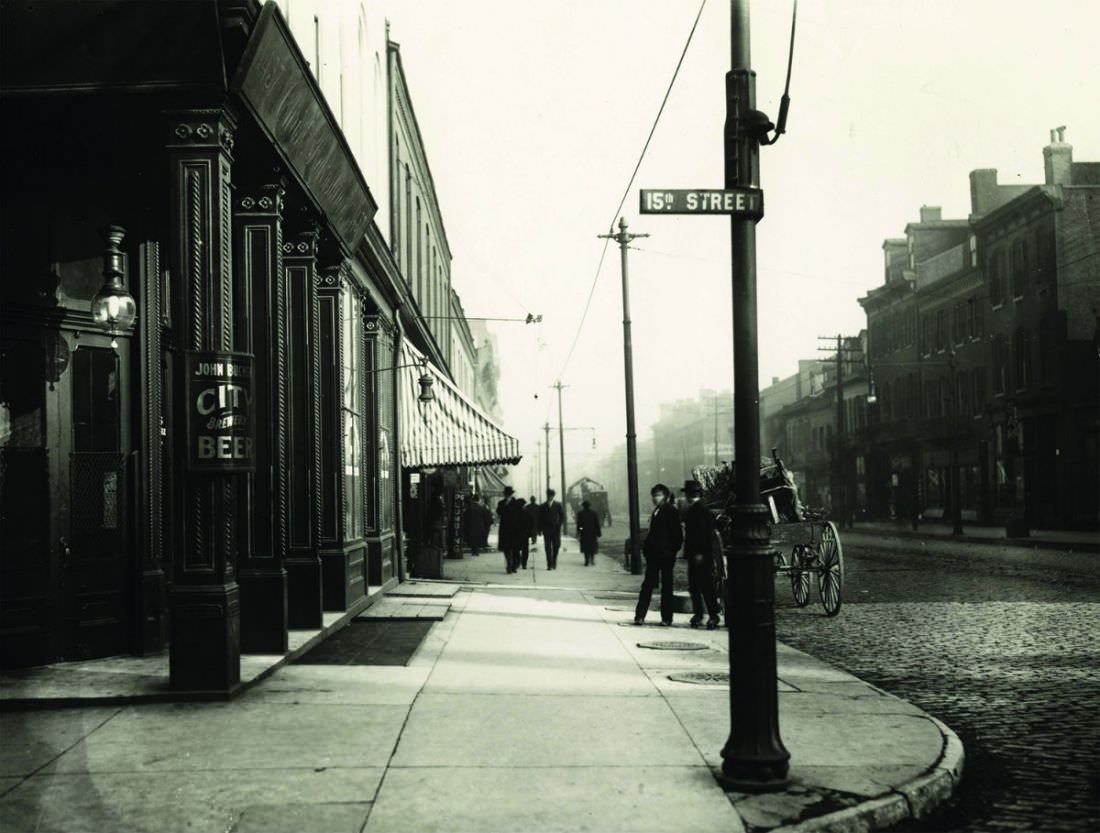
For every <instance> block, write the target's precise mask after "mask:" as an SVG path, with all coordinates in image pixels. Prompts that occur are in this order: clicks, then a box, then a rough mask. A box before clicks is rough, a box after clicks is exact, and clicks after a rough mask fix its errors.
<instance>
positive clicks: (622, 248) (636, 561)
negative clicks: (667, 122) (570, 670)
mask: <svg viewBox="0 0 1100 833" xmlns="http://www.w3.org/2000/svg"><path fill="white" fill-rule="evenodd" d="M626 229H627V225H626V218H625V217H620V218H619V233H618V234H600V235H598V236H599V237H601V238H607V239H610V240H614V241H615V242H616V243H618V244H619V252H620V255H621V257H620V263H621V271H622V278H623V367H624V375H625V376H626V490H627V492H628V494H627V506H628V507H629V509H630V572H631V573H633V574H634V575H640V574H641V572H642V542H641V540H640V539H641V534H642V533H641V519H640V517H639V514H638V437H637V433H636V432H635V430H634V344H633V341H632V340H631V336H630V271H629V269H628V267H627V256H626V251H627V247H628V246H629V245H630V241H631V240H637V239H638V238H639V237H649V235H648V234H629V233H627V230H626Z"/></svg>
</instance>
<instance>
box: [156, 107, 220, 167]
mask: <svg viewBox="0 0 1100 833" xmlns="http://www.w3.org/2000/svg"><path fill="white" fill-rule="evenodd" d="M165 116H166V117H167V120H168V131H169V132H168V146H169V147H175V148H205V149H209V150H221V151H223V152H225V153H226V154H227V155H230V156H232V153H233V142H234V140H235V137H236V133H237V120H236V119H235V118H234V117H233V115H232V114H231V113H230V112H229V111H228V110H224V109H221V108H217V109H209V110H169V111H167V112H166V113H165Z"/></svg>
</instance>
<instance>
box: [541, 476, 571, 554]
mask: <svg viewBox="0 0 1100 833" xmlns="http://www.w3.org/2000/svg"><path fill="white" fill-rule="evenodd" d="M554 497H555V492H554V490H553V489H547V490H546V503H544V504H543V505H542V506H541V507H540V511H539V526H540V527H541V529H542V543H543V545H544V546H545V547H546V569H547V570H556V569H558V550H560V549H561V528H562V526H563V525H564V524H565V510H564V509H562V508H561V504H560V503H558V501H556V500H555V499H554Z"/></svg>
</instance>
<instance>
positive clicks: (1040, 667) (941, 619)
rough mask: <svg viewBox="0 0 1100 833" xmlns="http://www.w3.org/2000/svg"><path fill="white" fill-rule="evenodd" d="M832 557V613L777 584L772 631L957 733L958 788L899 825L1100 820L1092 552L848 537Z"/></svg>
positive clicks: (1097, 586) (1099, 630)
mask: <svg viewBox="0 0 1100 833" xmlns="http://www.w3.org/2000/svg"><path fill="white" fill-rule="evenodd" d="M844 554H845V559H846V565H845V566H846V580H847V584H846V586H845V593H844V595H845V604H844V608H843V610H842V611H841V614H840V616H839V617H837V618H836V619H833V620H829V619H826V618H825V617H824V616H823V615H822V613H821V609H820V606H817V605H816V594H815V597H814V599H813V603H812V604H811V605H810V606H809V607H807V608H805V609H798V608H797V607H795V606H794V605H793V603H792V602H791V596H790V589H789V587H787V586H786V583H785V582H783V583H782V584H777V602H778V611H777V617H778V629H779V630H778V632H779V638H780V639H781V640H783V641H784V642H786V643H788V644H790V645H792V646H794V647H797V648H800V649H802V650H805V651H809V652H811V653H813V654H814V655H816V656H819V657H821V658H822V659H824V660H826V661H829V662H832V663H835V664H837V665H839V666H840V667H842V668H844V669H846V670H848V671H850V672H852V673H854V674H856V675H858V676H860V677H862V678H863V679H866V680H868V681H869V682H872V683H874V684H876V685H878V686H880V687H882V688H883V689H885V690H887V691H889V692H890V693H892V694H896V695H898V696H901V697H904V698H906V699H908V700H910V701H911V702H913V703H914V704H915V705H917V706H919V707H920V708H923V709H925V710H926V711H928V712H929V713H930V714H933V715H935V716H936V717H939V718H940V719H942V720H944V721H946V722H947V723H948V724H949V725H951V726H952V727H953V728H954V729H955V730H956V731H957V732H958V733H959V736H960V737H961V738H962V740H963V743H964V744H965V746H966V754H967V764H966V774H965V776H964V778H963V782H962V785H961V787H960V789H959V791H958V792H957V794H956V795H955V797H954V798H953V799H952V800H951V801H950V802H949V803H948V804H947V805H946V806H945V807H944V808H943V809H942V810H941V811H940V812H939V813H938V814H937V815H936V816H935V817H933V818H931V819H928V820H926V821H925V822H923V823H920V824H919V825H910V826H907V827H905V828H903V829H905V830H920V831H941V830H950V831H956V830H959V831H962V830H967V831H979V830H980V831H1002V830H1006V831H1007V830H1042V831H1054V830H1058V831H1085V830H1096V829H1098V828H1100V810H1098V805H1100V800H1098V793H1100V783H1098V773H1097V756H1096V750H1097V748H1098V745H1100V729H1098V722H1100V718H1098V717H1097V715H1098V714H1100V662H1098V655H1097V647H1096V646H1097V637H1098V636H1100V604H1098V603H1100V582H1098V580H1097V578H1096V559H1097V556H1095V555H1088V554H1073V553H1055V552H1048V551H1038V550H1028V549H1024V548H1016V547H993V546H974V545H972V546H966V545H959V544H954V543H948V542H917V541H903V540H893V539H886V540H876V539H874V538H871V537H867V536H858V537H857V536H854V535H853V536H849V537H848V539H847V540H846V541H845V552H844Z"/></svg>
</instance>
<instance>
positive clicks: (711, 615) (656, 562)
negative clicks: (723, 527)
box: [634, 480, 719, 630]
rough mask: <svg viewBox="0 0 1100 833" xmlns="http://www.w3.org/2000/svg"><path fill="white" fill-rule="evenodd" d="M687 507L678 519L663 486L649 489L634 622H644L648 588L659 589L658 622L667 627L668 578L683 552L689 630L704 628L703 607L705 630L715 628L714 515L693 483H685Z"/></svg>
mask: <svg viewBox="0 0 1100 833" xmlns="http://www.w3.org/2000/svg"><path fill="white" fill-rule="evenodd" d="M682 491H683V493H684V500H685V501H686V502H687V508H686V510H685V511H684V513H683V518H681V514H680V511H679V510H678V509H677V508H676V506H675V504H674V503H673V500H672V492H671V491H670V490H669V488H668V486H665V485H664V484H663V483H658V484H657V485H656V486H654V487H653V488H652V489H651V490H650V496H651V497H652V499H653V514H652V515H650V517H649V533H648V534H647V535H646V539H645V543H644V544H643V546H642V553H643V555H645V578H644V579H643V581H642V589H641V591H640V592H639V593H638V606H637V607H636V608H635V609H634V624H635V625H643V624H645V617H646V613H647V612H648V611H649V602H650V600H651V599H652V598H653V590H654V589H655V588H656V587H657V586H658V584H659V585H660V587H661V624H662V625H664V626H666V627H667V626H669V625H671V624H672V615H673V595H672V574H673V570H674V569H675V566H676V554H677V553H678V552H679V551H680V549H681V548H683V552H684V558H685V560H686V561H687V567H688V588H689V590H690V592H691V607H692V617H691V623H690V624H691V626H692V627H693V628H698V627H702V625H703V608H704V605H705V607H706V615H707V622H706V626H707V629H708V630H715V629H716V628H717V627H718V622H719V619H718V599H717V595H716V594H715V592H714V580H713V575H714V558H715V547H716V543H717V540H716V539H717V536H716V532H715V529H716V527H715V522H714V516H713V515H712V514H711V513H710V510H709V509H707V507H706V505H705V504H704V503H703V500H702V498H703V487H702V485H701V484H700V483H699V481H698V480H687V481H685V482H684V488H683V490H682Z"/></svg>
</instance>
